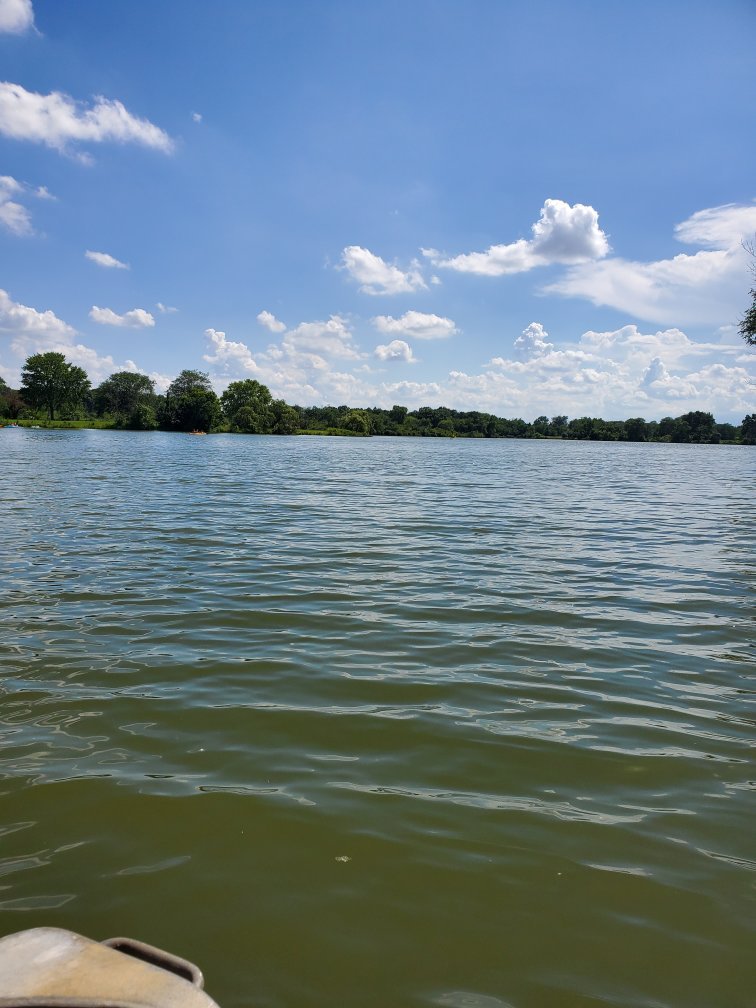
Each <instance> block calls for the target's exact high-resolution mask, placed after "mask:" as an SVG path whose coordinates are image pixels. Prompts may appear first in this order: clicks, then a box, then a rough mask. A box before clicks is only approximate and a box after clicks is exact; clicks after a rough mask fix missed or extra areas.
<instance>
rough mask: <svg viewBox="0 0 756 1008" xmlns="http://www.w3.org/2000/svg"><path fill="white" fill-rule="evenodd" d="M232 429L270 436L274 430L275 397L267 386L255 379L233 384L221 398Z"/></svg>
mask: <svg viewBox="0 0 756 1008" xmlns="http://www.w3.org/2000/svg"><path fill="white" fill-rule="evenodd" d="M221 404H222V406H223V412H224V413H225V414H226V419H227V420H228V422H229V424H230V425H231V429H232V430H235V431H241V432H242V433H243V434H270V432H271V430H272V429H273V422H274V421H273V413H272V408H271V407H272V404H273V397H272V396H271V394H270V389H269V388H268V387H267V386H266V385H261V384H260V382H259V381H255V379H254V378H246V379H244V380H243V381H235V382H231V384H230V385H229V386H228V388H227V389H226V391H225V392H224V393H223V395H222V396H221Z"/></svg>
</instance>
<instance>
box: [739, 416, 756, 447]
mask: <svg viewBox="0 0 756 1008" xmlns="http://www.w3.org/2000/svg"><path fill="white" fill-rule="evenodd" d="M740 440H741V441H742V442H743V444H756V413H749V414H748V416H746V417H743V423H742V424H741V425H740Z"/></svg>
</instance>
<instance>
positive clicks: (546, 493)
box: [0, 430, 756, 1008]
mask: <svg viewBox="0 0 756 1008" xmlns="http://www.w3.org/2000/svg"><path fill="white" fill-rule="evenodd" d="M0 466H1V468H0V501H1V502H2V534H1V537H0V539H1V545H0V563H1V566H0V577H1V578H2V592H1V593H0V739H1V741H2V748H1V750H0V824H1V832H2V836H0V874H1V877H0V933H7V932H10V931H14V930H20V929H22V928H25V927H31V926H35V925H41V924H52V925H58V926H62V927H68V928H72V929H74V930H76V931H80V932H82V933H85V934H88V935H90V936H91V937H96V938H104V937H108V936H110V935H115V934H128V935H131V936H133V937H137V938H141V939H143V940H145V941H148V942H151V943H153V944H157V945H159V946H163V947H165V948H168V949H170V950H172V951H174V952H176V953H178V954H181V955H184V956H186V957H188V958H190V959H192V960H194V961H195V962H197V963H198V964H199V965H200V966H201V967H202V968H203V970H204V972H205V976H206V986H207V989H208V991H209V992H210V993H211V994H212V995H213V996H214V997H215V998H216V999H217V1000H218V1001H219V1002H220V1004H221V1005H222V1006H223V1008H240V1006H260V1008H326V1006H328V1008H333V1006H338V1008H410V1006H412V1008H434V1006H441V1008H551V1006H554V1008H557V1006H559V1008H565V1006H566V1008H582V1006H595V1005H612V1006H628V1008H629V1006H644V1008H680V1006H685V1008H699V1006H701V1008H704V1006H705V1008H709V1006H728V1008H730V1006H732V1008H740V1006H752V1005H754V1004H756V955H755V948H754V945H755V943H754V935H755V927H754V925H755V922H756V888H755V886H754V881H755V879H756V875H755V874H754V868H755V867H756V840H755V835H756V829H755V827H756V806H755V804H754V788H755V787H756V785H755V783H754V781H755V780H756V769H754V763H753V752H754V751H753V743H754V735H755V732H754V724H755V716H756V715H755V708H754V702H753V701H754V690H755V689H756V686H755V679H754V672H755V671H756V664H755V663H754V650H753V642H754V635H753V617H754V598H756V592H755V591H754V588H755V587H756V568H755V567H754V545H755V544H756V516H755V515H754V509H753V500H754V485H755V482H754V479H755V477H756V450H754V449H752V448H737V447H726V446H692V445H691V446H688V445H646V444H602V443H589V442H558V441H540V442H539V441H447V440H419V439H388V438H387V439H368V440H362V439H338V438H330V439H329V438H313V437H301V438H273V437H269V438H261V437H233V436H230V435H219V436H211V437H204V438H197V437H189V436H185V435H170V434H138V433H114V432H100V431H47V430H39V431H33V430H4V431H0Z"/></svg>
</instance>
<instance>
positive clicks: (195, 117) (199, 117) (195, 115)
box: [192, 112, 202, 123]
mask: <svg viewBox="0 0 756 1008" xmlns="http://www.w3.org/2000/svg"><path fill="white" fill-rule="evenodd" d="M192 121H193V122H196V123H201V122H202V113H201V112H192Z"/></svg>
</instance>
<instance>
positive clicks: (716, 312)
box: [544, 204, 756, 326]
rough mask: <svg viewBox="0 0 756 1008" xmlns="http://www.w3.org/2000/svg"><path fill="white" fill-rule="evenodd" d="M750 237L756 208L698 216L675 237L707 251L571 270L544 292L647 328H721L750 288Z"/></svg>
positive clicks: (729, 206) (702, 212)
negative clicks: (650, 324) (607, 309)
mask: <svg viewBox="0 0 756 1008" xmlns="http://www.w3.org/2000/svg"><path fill="white" fill-rule="evenodd" d="M754 232H756V205H753V204H748V205H736V204H727V205H726V206H720V207H712V208H710V209H707V210H699V211H698V212H697V213H695V214H693V215H692V216H691V217H689V218H688V219H687V220H685V221H683V222H682V223H681V224H678V225H677V227H676V228H675V235H676V237H677V238H678V239H679V240H680V241H684V242H688V243H692V244H697V245H704V246H708V249H706V250H704V251H702V252H696V253H694V254H693V255H689V254H687V253H681V254H679V255H676V256H674V257H673V258H672V259H661V260H658V261H656V262H647V263H643V262H632V261H630V260H627V259H620V258H612V259H608V260H606V261H604V262H601V263H585V264H582V265H577V266H573V267H571V268H570V269H569V270H568V271H567V273H566V275H565V276H564V277H561V278H560V279H559V280H557V281H556V282H555V283H552V284H549V285H548V286H547V287H546V288H544V290H545V292H546V293H549V294H563V295H566V296H568V297H580V298H586V299H587V300H589V301H591V302H593V304H595V305H602V306H603V305H606V306H609V307H611V308H616V309H617V310H619V311H622V312H626V313H628V314H630V315H632V316H634V317H636V318H641V319H647V320H649V321H651V322H657V323H662V324H670V323H671V324H672V325H711V326H721V325H723V324H727V323H730V322H732V320H733V319H736V318H737V317H738V316H739V315H740V313H741V311H742V301H743V290H744V289H745V288H746V287H747V283H748V256H747V253H746V252H745V251H744V249H743V248H742V242H743V240H747V239H748V238H749V237H750V238H752V237H753V234H754Z"/></svg>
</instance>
